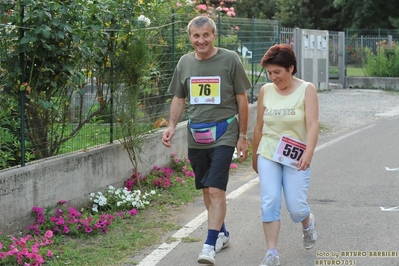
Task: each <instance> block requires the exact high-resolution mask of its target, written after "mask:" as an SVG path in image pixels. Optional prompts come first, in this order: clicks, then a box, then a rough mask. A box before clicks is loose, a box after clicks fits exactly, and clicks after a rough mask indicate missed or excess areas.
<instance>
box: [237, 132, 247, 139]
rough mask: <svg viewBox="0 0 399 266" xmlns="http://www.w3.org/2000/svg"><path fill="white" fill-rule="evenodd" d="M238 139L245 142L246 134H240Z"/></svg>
mask: <svg viewBox="0 0 399 266" xmlns="http://www.w3.org/2000/svg"><path fill="white" fill-rule="evenodd" d="M239 137H240V138H243V139H245V140H247V134H241V133H240V135H239Z"/></svg>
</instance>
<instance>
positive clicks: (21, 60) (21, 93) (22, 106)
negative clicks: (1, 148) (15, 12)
mask: <svg viewBox="0 0 399 266" xmlns="http://www.w3.org/2000/svg"><path fill="white" fill-rule="evenodd" d="M20 8H21V12H20V16H21V27H20V28H19V38H20V39H19V43H21V39H22V38H23V37H24V29H23V27H22V26H23V23H24V12H25V8H24V6H23V4H21V5H20ZM24 62H25V59H24V53H23V52H21V53H19V63H20V68H21V78H20V83H21V84H20V85H22V84H23V83H24V82H25V68H24V65H25V63H24ZM24 93H25V91H21V90H20V91H19V96H20V97H19V107H20V119H21V121H20V125H21V126H20V128H21V166H25V99H24Z"/></svg>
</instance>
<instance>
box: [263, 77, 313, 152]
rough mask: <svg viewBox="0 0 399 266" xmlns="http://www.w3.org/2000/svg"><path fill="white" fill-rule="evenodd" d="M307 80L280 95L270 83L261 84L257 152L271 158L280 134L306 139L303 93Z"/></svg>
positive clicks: (304, 140)
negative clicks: (261, 105)
mask: <svg viewBox="0 0 399 266" xmlns="http://www.w3.org/2000/svg"><path fill="white" fill-rule="evenodd" d="M308 85H309V82H304V83H302V84H301V85H300V86H299V87H298V88H297V89H296V90H295V91H293V92H292V93H291V94H289V95H286V96H283V95H280V94H279V93H278V92H277V91H276V89H275V88H274V86H273V84H272V83H267V84H265V85H264V86H263V89H264V94H263V106H264V107H265V112H264V114H263V128H262V138H261V140H260V143H259V147H258V150H257V153H258V154H260V155H262V156H263V157H265V158H267V159H270V160H272V159H273V154H274V152H275V150H276V148H277V144H278V141H279V140H280V137H281V135H288V136H290V137H292V138H294V139H298V140H301V141H302V142H305V143H306V141H307V127H306V119H305V93H306V88H307V86H308Z"/></svg>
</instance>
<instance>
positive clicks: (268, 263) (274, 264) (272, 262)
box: [260, 251, 280, 266]
mask: <svg viewBox="0 0 399 266" xmlns="http://www.w3.org/2000/svg"><path fill="white" fill-rule="evenodd" d="M279 265H280V258H279V257H278V256H276V255H274V254H273V253H272V252H270V251H268V252H266V256H265V258H264V259H263V261H262V264H261V265H260V266H279Z"/></svg>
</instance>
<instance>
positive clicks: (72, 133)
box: [0, 1, 399, 170]
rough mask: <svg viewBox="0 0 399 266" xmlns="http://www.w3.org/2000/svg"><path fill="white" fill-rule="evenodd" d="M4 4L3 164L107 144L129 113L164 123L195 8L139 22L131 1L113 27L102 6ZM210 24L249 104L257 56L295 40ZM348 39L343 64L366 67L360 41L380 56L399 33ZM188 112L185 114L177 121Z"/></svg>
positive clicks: (0, 65) (286, 32)
mask: <svg viewBox="0 0 399 266" xmlns="http://www.w3.org/2000/svg"><path fill="white" fill-rule="evenodd" d="M11 2H12V1H11ZM11 2H9V3H11ZM4 3H6V2H4ZM4 3H3V4H0V9H1V10H0V11H1V12H2V13H3V14H4V16H3V18H2V21H0V36H1V38H0V170H2V169H7V168H9V167H13V166H19V165H22V166H23V165H25V163H28V162H31V161H35V160H38V159H44V158H48V157H52V156H57V155H60V154H65V153H69V152H74V151H78V150H84V149H88V148H91V147H95V146H98V145H102V144H106V143H112V142H114V141H115V140H118V139H120V138H121V137H122V134H123V132H122V128H123V126H122V125H123V122H124V120H126V119H134V122H135V124H136V125H137V126H138V125H147V126H150V127H152V128H159V127H163V126H165V125H166V124H167V121H168V116H169V107H170V100H171V96H170V95H169V93H168V86H169V82H170V80H171V77H172V75H173V71H174V69H175V66H176V64H177V62H178V60H179V58H180V57H181V56H182V55H184V54H186V53H188V52H191V51H192V50H193V49H192V47H191V43H190V42H189V39H188V36H187V32H186V27H187V24H188V22H189V20H190V19H191V18H192V15H188V14H184V13H175V12H174V11H170V13H168V12H166V13H168V14H166V15H165V16H164V17H162V19H158V20H154V21H153V22H152V24H151V26H147V27H142V25H141V24H138V23H137V21H136V20H135V19H136V18H135V17H134V14H133V13H131V11H130V10H129V8H128V7H126V8H124V7H119V10H118V12H119V13H120V14H123V16H120V17H116V18H114V20H112V23H113V25H114V26H113V27H110V26H109V25H108V24H107V23H108V22H104V21H108V20H105V17H106V15H107V14H106V13H104V14H103V13H99V14H98V16H94V17H90V18H87V17H85V16H84V15H83V14H80V13H82V12H80V11H79V10H77V11H73V10H72V9H71V10H72V11H68V12H66V13H65V14H63V15H62V16H61V15H60V16H59V17H56V16H55V17H52V18H51V19H48V18H46V16H48V14H47V13H46V12H45V11H46V10H41V9H40V8H39V9H38V10H36V11H37V12H38V13H37V14H38V17H37V18H34V17H32V16H31V15H30V13H29V12H31V11H32V9H33V7H32V6H25V7H24V6H21V5H15V3H14V2H13V7H12V9H11V8H10V6H9V5H10V4H7V3H6V4H4ZM41 12H42V13H41ZM102 16H104V17H102ZM98 18H103V20H104V21H99V19H98ZM41 19H43V21H44V22H45V23H44V22H43V21H41ZM96 19H98V21H97V20H96ZM107 19H108V18H107ZM63 20H65V21H63ZM71 21H78V23H74V24H71ZM82 21H84V23H83V22H82ZM132 21H136V22H135V23H133V22H132ZM143 22H144V23H146V22H145V20H143ZM215 22H216V25H217V28H218V38H217V40H216V45H217V46H218V47H221V48H226V49H231V50H233V51H236V52H237V54H238V55H239V56H240V57H241V59H242V62H243V65H244V68H245V70H246V71H247V74H248V77H249V78H250V80H251V82H252V88H251V91H250V92H249V101H250V102H254V101H255V100H256V99H255V95H254V90H256V89H258V88H259V87H260V85H262V84H263V83H265V82H266V81H267V77H266V74H265V72H264V70H263V69H262V67H261V66H260V60H261V58H262V56H263V55H264V53H265V52H266V50H267V49H268V48H269V47H270V46H272V45H273V44H275V43H286V44H291V45H292V43H293V32H294V29H292V28H284V27H281V26H280V24H279V21H275V20H262V19H256V18H253V19H245V18H236V17H228V16H218V17H216V18H215ZM46 23H47V24H46ZM63 23H64V24H63ZM91 23H92V24H91ZM336 38H338V37H337V35H336V34H334V33H333V32H331V36H330V45H329V50H330V57H329V61H330V65H331V66H335V64H336V58H337V53H338V52H337V51H338V50H337V47H336V46H337V43H338V41H337V39H336ZM346 38H347V40H346V47H347V49H346V50H347V51H346V56H347V62H348V63H349V64H353V65H356V64H357V62H358V61H361V62H362V64H364V62H365V60H364V54H363V51H364V50H365V47H369V49H371V50H372V51H373V52H375V53H378V47H379V46H378V43H381V41H383V40H386V43H387V44H389V45H391V44H393V43H394V42H396V41H398V38H399V34H398V32H397V31H384V30H378V31H377V33H376V31H372V30H368V31H361V30H347V31H346ZM353 51H355V55H354V53H353ZM357 51H359V52H360V53H358V52H357ZM359 54H360V55H361V56H362V59H361V60H358V57H359ZM143 56H148V57H150V58H151V59H152V61H148V60H147V61H145V60H144V59H145V58H143ZM361 67H364V65H361ZM142 69H146V73H145V74H142V72H140V71H141V70H142ZM132 90H134V91H136V92H137V99H136V98H135V99H134V100H132V101H131V103H132V105H133V106H134V110H133V112H134V116H132V117H131V118H129V117H128V118H126V117H122V116H121V113H123V112H121V111H124V109H125V108H128V107H127V105H126V100H130V99H125V98H126V97H127V95H128V94H126V91H127V92H129V91H132ZM123 102H124V104H123ZM136 104H137V108H136ZM186 119H187V112H185V113H184V114H183V117H182V118H181V120H186Z"/></svg>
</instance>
